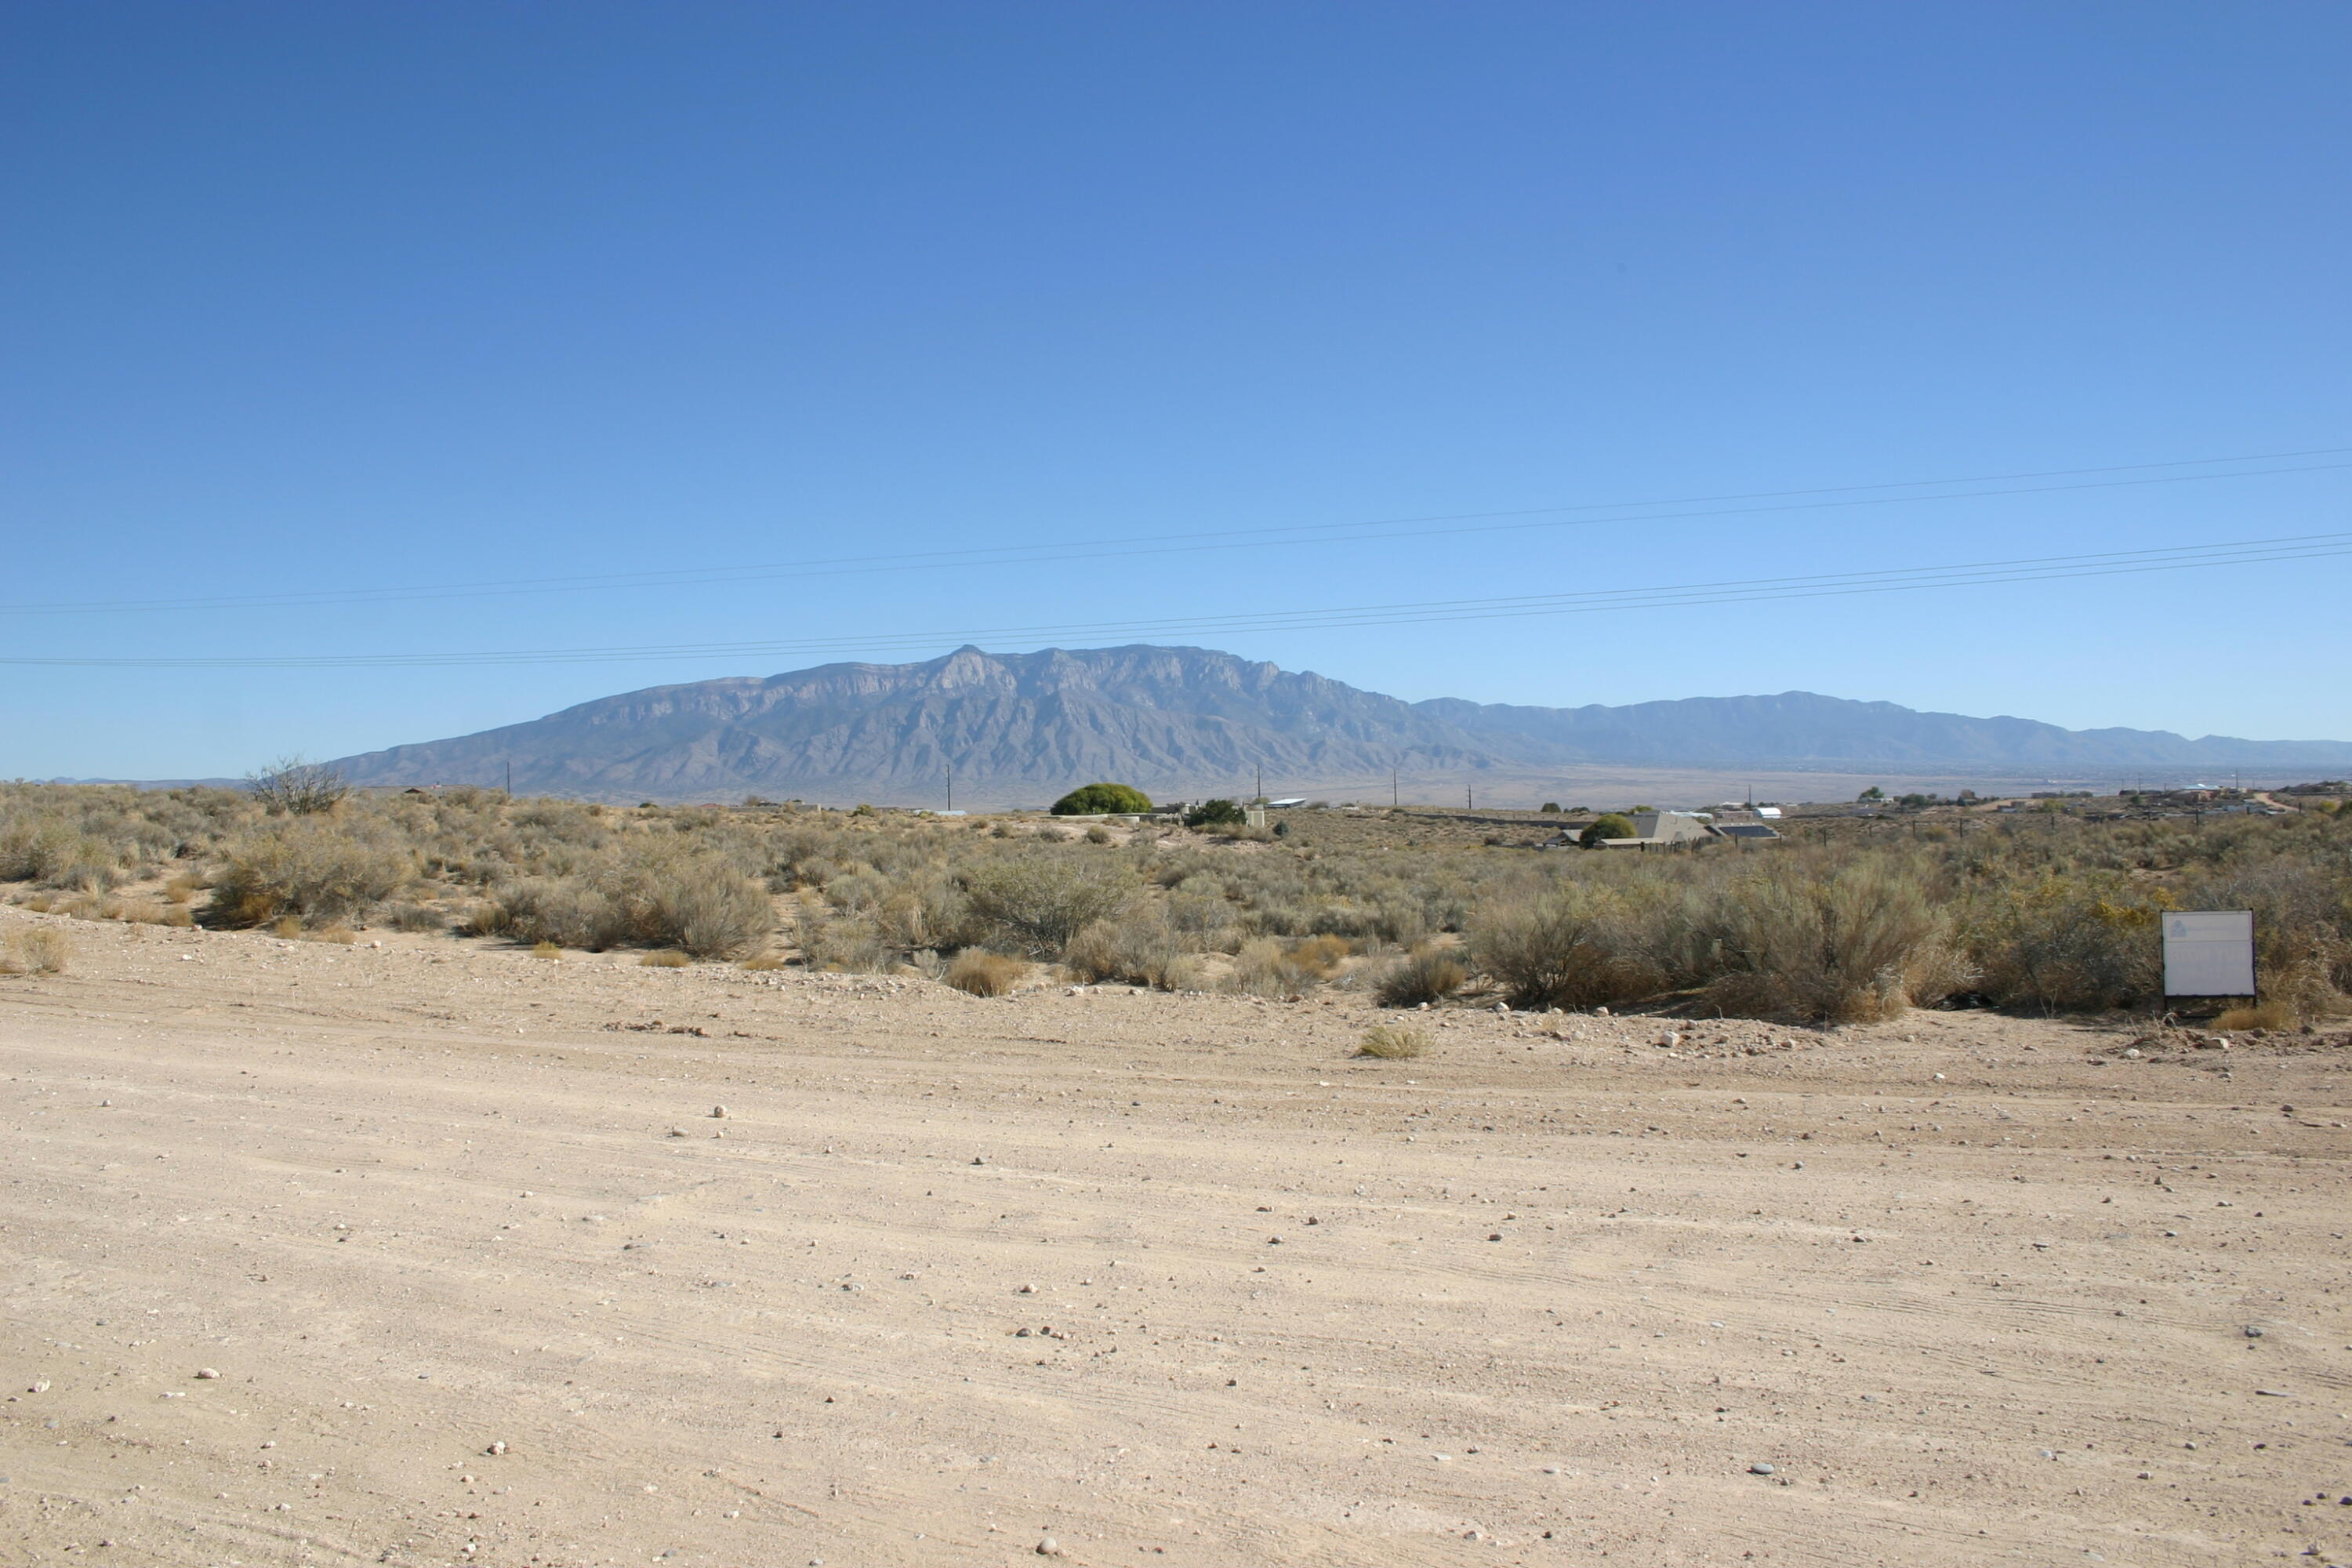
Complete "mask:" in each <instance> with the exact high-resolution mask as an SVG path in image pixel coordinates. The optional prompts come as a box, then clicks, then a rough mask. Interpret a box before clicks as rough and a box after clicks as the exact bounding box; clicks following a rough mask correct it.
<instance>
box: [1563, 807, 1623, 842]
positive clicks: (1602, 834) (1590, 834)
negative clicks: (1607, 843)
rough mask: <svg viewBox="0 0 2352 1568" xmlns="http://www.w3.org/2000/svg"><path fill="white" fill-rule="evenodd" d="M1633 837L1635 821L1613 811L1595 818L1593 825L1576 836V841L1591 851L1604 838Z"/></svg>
mask: <svg viewBox="0 0 2352 1568" xmlns="http://www.w3.org/2000/svg"><path fill="white" fill-rule="evenodd" d="M1631 837H1633V818H1632V817H1630V816H1624V815H1622V813H1619V812H1614V811H1612V812H1610V813H1609V814H1608V815H1606V816H1598V817H1595V818H1593V821H1592V825H1591V826H1590V827H1587V828H1586V829H1585V830H1584V831H1583V832H1581V833H1580V834H1578V835H1577V836H1576V841H1577V842H1578V843H1579V844H1581V845H1583V846H1584V847H1586V848H1587V849H1590V848H1591V847H1593V846H1594V845H1596V844H1598V843H1600V842H1601V840H1602V839H1604V838H1631Z"/></svg>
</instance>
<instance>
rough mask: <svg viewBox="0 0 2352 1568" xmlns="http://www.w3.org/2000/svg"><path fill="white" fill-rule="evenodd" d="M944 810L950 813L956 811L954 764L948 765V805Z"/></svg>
mask: <svg viewBox="0 0 2352 1568" xmlns="http://www.w3.org/2000/svg"><path fill="white" fill-rule="evenodd" d="M944 809H946V810H948V811H953V810H954V809H955V764H954V763H949V764H948V804H947V805H946V806H945V808H944Z"/></svg>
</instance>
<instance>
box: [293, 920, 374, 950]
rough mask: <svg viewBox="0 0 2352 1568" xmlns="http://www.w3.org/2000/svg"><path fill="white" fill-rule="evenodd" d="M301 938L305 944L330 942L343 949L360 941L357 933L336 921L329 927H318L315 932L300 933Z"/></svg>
mask: <svg viewBox="0 0 2352 1568" xmlns="http://www.w3.org/2000/svg"><path fill="white" fill-rule="evenodd" d="M302 937H303V940H304V941H306V942H336V943H339V944H340V945H341V946H344V947H349V946H351V945H352V943H353V942H357V941H359V939H360V935H359V932H357V931H353V930H352V928H351V927H349V926H347V925H345V924H344V923H343V922H342V921H335V922H334V923H333V924H331V925H324V926H320V928H319V929H318V930H316V931H304V932H303V933H302Z"/></svg>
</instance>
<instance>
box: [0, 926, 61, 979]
mask: <svg viewBox="0 0 2352 1568" xmlns="http://www.w3.org/2000/svg"><path fill="white" fill-rule="evenodd" d="M72 961H73V943H72V942H71V941H69V940H68V938H67V936H66V933H65V932H63V931H51V930H49V929H48V928H47V927H46V926H37V927H35V928H34V929H33V930H31V931H11V932H9V933H8V940H7V941H6V942H0V974H63V973H65V972H66V966H67V965H68V963H72Z"/></svg>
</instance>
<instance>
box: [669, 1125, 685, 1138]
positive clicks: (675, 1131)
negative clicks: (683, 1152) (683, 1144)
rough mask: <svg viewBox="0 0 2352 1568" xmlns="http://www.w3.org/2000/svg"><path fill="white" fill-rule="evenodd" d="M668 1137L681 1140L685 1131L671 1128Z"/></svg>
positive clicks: (679, 1128) (680, 1128)
mask: <svg viewBox="0 0 2352 1568" xmlns="http://www.w3.org/2000/svg"><path fill="white" fill-rule="evenodd" d="M669 1135H670V1136H671V1137H673V1138H683V1137H685V1136H686V1129H685V1128H683V1127H673V1128H671V1129H670V1130H669Z"/></svg>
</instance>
